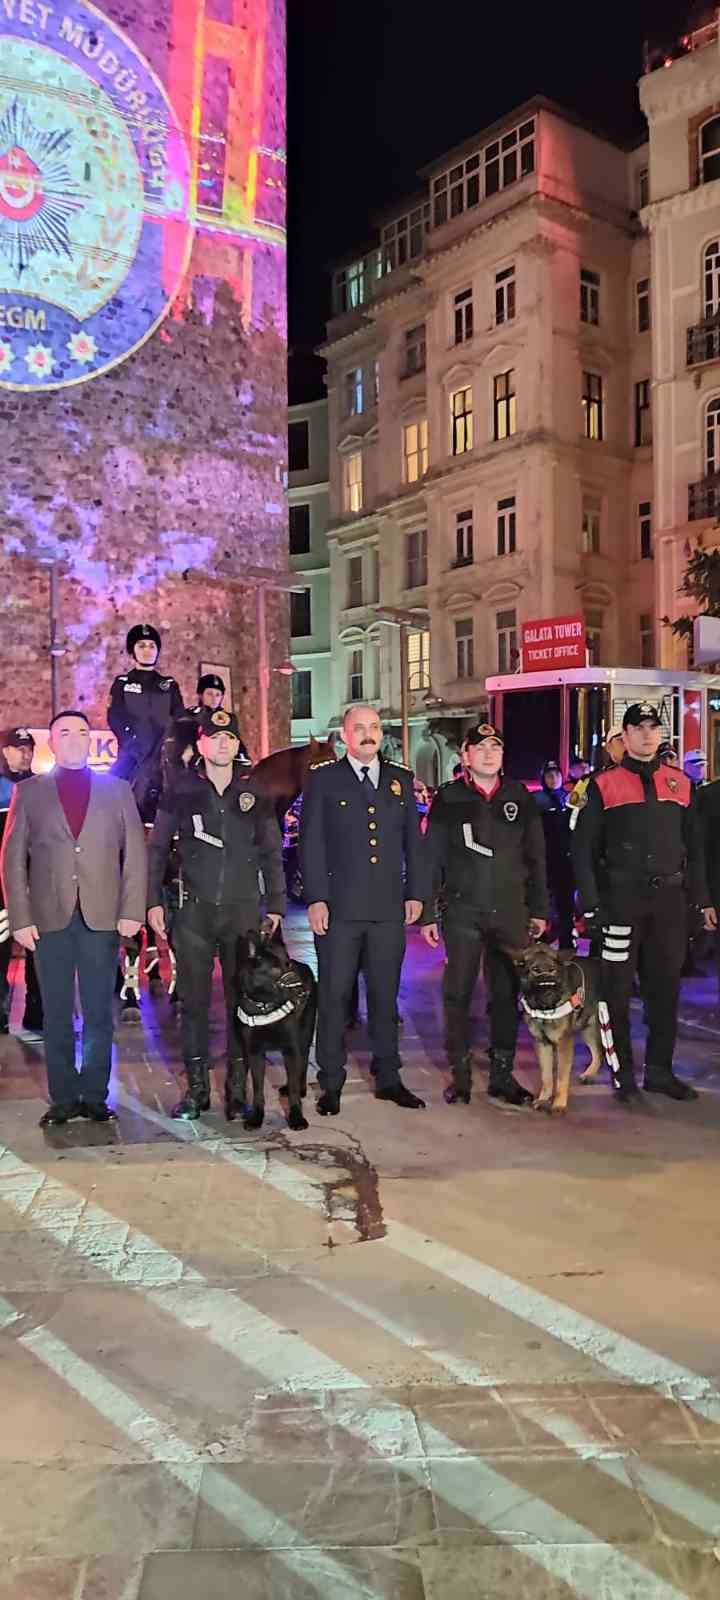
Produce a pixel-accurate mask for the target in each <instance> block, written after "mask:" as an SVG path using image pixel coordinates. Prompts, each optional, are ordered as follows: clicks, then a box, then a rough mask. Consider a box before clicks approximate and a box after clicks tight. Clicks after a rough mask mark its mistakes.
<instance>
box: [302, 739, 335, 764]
mask: <svg viewBox="0 0 720 1600" xmlns="http://www.w3.org/2000/svg"><path fill="white" fill-rule="evenodd" d="M316 761H337V755H336V753H335V735H334V733H329V734H328V736H327V739H316V738H315V736H314V734H312V733H311V735H310V743H309V744H308V747H307V762H308V766H314V765H315V762H316Z"/></svg>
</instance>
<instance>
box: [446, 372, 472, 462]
mask: <svg viewBox="0 0 720 1600" xmlns="http://www.w3.org/2000/svg"><path fill="white" fill-rule="evenodd" d="M450 427H451V449H452V454H453V455H454V456H462V455H465V452H466V451H467V450H472V447H473V410H472V389H456V390H455V393H454V394H451V396H450Z"/></svg>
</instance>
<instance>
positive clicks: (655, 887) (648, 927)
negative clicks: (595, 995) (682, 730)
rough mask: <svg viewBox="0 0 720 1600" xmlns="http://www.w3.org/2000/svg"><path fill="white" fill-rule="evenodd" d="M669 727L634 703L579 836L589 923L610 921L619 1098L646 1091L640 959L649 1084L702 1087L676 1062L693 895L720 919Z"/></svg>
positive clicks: (683, 1092) (592, 792)
mask: <svg viewBox="0 0 720 1600" xmlns="http://www.w3.org/2000/svg"><path fill="white" fill-rule="evenodd" d="M661 738H662V727H661V723H660V718H659V717H658V714H657V711H656V709H655V707H654V706H652V705H645V704H638V705H631V706H628V709H627V711H626V712H625V715H624V717H623V740H624V745H625V755H624V757H623V759H622V761H621V762H620V764H619V765H617V766H613V767H610V768H608V770H607V771H606V772H601V773H597V774H596V775H595V776H594V777H593V778H591V780H590V783H589V785H588V789H587V794H586V796H585V803H584V805H583V807H582V808H581V811H580V814H579V817H578V822H577V826H576V828H575V830H574V832H573V835H572V855H573V864H574V868H575V881H576V883H577V888H578V894H579V896H580V900H581V905H582V909H583V913H584V917H585V923H586V926H588V927H592V926H593V924H598V925H599V926H600V928H601V930H602V948H601V955H602V979H601V983H602V994H603V1000H604V1002H605V1004H606V1006H607V1010H608V1013H609V1020H610V1027H611V1029H612V1034H613V1043H614V1052H613V1055H612V1056H611V1057H610V1062H611V1067H612V1073H613V1084H614V1088H615V1094H616V1098H617V1099H618V1100H620V1101H623V1102H625V1103H627V1102H629V1101H631V1100H632V1099H633V1098H634V1097H635V1096H636V1095H637V1092H638V1090H637V1085H636V1083H635V1071H634V1066H633V1054H632V1043H631V1038H630V1011H629V1007H630V996H631V994H632V987H633V978H634V975H635V969H636V967H637V965H638V958H639V959H640V963H641V966H642V973H643V999H644V1001H645V1008H646V1013H647V1023H648V1036H647V1048H646V1054H645V1077H644V1083H643V1087H644V1088H645V1089H647V1090H650V1091H652V1092H655V1093H658V1094H666V1095H669V1097H670V1099H672V1100H695V1099H697V1092H696V1090H695V1089H693V1088H692V1087H691V1086H690V1084H687V1083H683V1082H682V1081H681V1079H680V1078H677V1077H676V1076H675V1073H674V1072H673V1070H672V1062H673V1050H674V1048H675V1036H676V1032H677V1006H678V993H679V987H680V972H681V968H682V964H683V961H684V958H685V929H686V923H687V904H688V901H689V903H690V904H691V905H693V906H698V907H699V908H700V909H701V910H702V913H703V920H704V924H705V927H706V928H714V927H716V926H717V917H716V913H715V911H714V909H713V907H712V905H711V904H710V895H709V892H708V889H707V885H706V882H705V863H704V859H703V848H702V830H701V826H700V820H699V817H698V814H697V805H696V801H695V797H694V795H693V792H692V785H691V783H690V780H689V778H687V777H686V775H685V773H684V772H681V771H680V770H679V769H678V768H676V767H671V766H667V765H665V763H663V762H662V761H660V760H659V758H658V748H659V745H660V742H661Z"/></svg>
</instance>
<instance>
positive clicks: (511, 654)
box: [495, 611, 517, 672]
mask: <svg viewBox="0 0 720 1600" xmlns="http://www.w3.org/2000/svg"><path fill="white" fill-rule="evenodd" d="M495 633H496V637H497V669H498V672H514V670H515V665H516V662H517V614H516V612H515V611H498V613H497V616H496V617H495Z"/></svg>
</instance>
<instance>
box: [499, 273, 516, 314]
mask: <svg viewBox="0 0 720 1600" xmlns="http://www.w3.org/2000/svg"><path fill="white" fill-rule="evenodd" d="M514 317H515V268H514V267H503V269H502V272H496V273H495V323H496V326H497V327H500V325H501V323H503V322H512V321H513V319H514Z"/></svg>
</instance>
